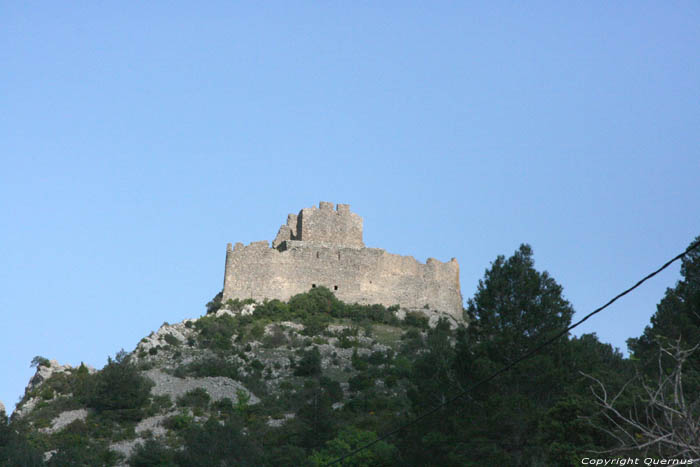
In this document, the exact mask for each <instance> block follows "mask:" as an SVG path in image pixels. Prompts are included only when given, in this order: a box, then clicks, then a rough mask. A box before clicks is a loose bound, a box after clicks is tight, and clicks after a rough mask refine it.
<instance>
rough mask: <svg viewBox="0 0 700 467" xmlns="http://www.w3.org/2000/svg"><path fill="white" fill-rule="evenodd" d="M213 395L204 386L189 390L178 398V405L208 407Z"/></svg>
mask: <svg viewBox="0 0 700 467" xmlns="http://www.w3.org/2000/svg"><path fill="white" fill-rule="evenodd" d="M210 400H211V397H210V396H209V393H207V391H206V389H204V388H195V389H192V390H191V391H187V392H186V393H185V394H183V395H182V396H180V397H178V398H177V405H178V406H180V407H196V408H201V409H206V408H207V407H208V406H209V401H210Z"/></svg>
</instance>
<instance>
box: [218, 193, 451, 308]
mask: <svg viewBox="0 0 700 467" xmlns="http://www.w3.org/2000/svg"><path fill="white" fill-rule="evenodd" d="M317 286H324V287H327V288H328V289H330V290H331V291H333V292H334V293H335V295H336V296H337V297H338V298H339V299H340V300H342V301H344V302H347V303H360V304H365V305H369V304H375V303H379V304H382V305H385V306H392V305H399V306H400V307H401V308H403V309H406V310H424V309H425V307H426V305H427V307H428V309H430V310H437V311H441V312H445V313H448V314H450V315H451V316H453V317H454V318H455V319H456V320H458V321H459V320H461V319H462V295H461V292H460V286H459V265H458V264H457V261H456V260H455V259H454V258H452V260H450V261H448V262H445V263H443V262H441V261H438V260H436V259H434V258H428V260H427V261H426V263H425V264H423V263H421V262H419V261H417V260H416V259H414V258H413V257H411V256H401V255H395V254H391V253H387V252H386V251H385V250H383V249H380V248H366V247H365V244H364V242H363V240H362V218H361V217H360V216H359V215H357V214H355V213H353V212H351V211H350V205H348V204H338V205H337V206H335V209H334V206H333V203H328V202H323V201H322V202H320V203H319V206H318V208H317V207H315V206H314V207H311V208H304V209H302V210H301V211H299V213H298V214H289V215H288V216H287V222H286V223H285V224H283V225H282V226H281V227H280V228H279V231H278V233H277V236H276V237H275V239H274V241H273V242H272V247H270V245H269V243H268V242H267V241H259V242H252V243H250V244H249V245H247V246H244V245H243V244H242V243H236V245H235V246H234V247H232V246H231V244H230V243H229V244H228V246H227V248H226V270H225V273H224V290H223V300H224V301H227V300H229V299H233V298H238V299H246V298H253V299H255V300H257V301H262V300H264V299H275V298H276V299H279V300H288V299H289V298H291V297H292V296H293V295H296V294H298V293H302V292H307V291H308V290H309V289H311V288H313V287H317Z"/></svg>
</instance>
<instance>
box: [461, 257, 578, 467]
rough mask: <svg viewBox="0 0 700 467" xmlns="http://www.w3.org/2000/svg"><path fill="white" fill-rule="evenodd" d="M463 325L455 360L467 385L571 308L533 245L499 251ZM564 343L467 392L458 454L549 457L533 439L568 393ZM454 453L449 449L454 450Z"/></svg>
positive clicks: (486, 458) (507, 461)
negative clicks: (539, 266) (538, 264)
mask: <svg viewBox="0 0 700 467" xmlns="http://www.w3.org/2000/svg"><path fill="white" fill-rule="evenodd" d="M467 313H468V316H469V319H470V323H469V327H468V328H467V331H466V332H462V333H459V334H458V337H457V345H456V352H457V354H456V357H455V366H456V367H457V368H458V369H459V371H457V372H456V374H457V375H460V379H461V381H460V382H461V384H462V386H464V387H469V386H471V385H472V384H473V383H474V382H475V381H479V380H481V379H483V378H484V377H486V376H488V375H490V374H492V373H493V372H494V371H496V370H498V369H500V368H502V367H503V366H505V365H507V364H508V363H510V362H512V361H513V360H515V359H517V358H518V357H520V356H522V355H524V354H525V353H526V352H527V351H529V350H531V349H533V348H534V347H535V346H537V345H538V344H540V343H542V342H544V341H545V340H547V339H548V338H551V337H552V336H554V335H556V334H557V333H558V332H561V331H562V330H564V329H566V327H567V326H568V325H569V323H570V321H571V316H572V315H573V308H572V307H571V305H570V304H569V302H568V301H567V300H566V299H564V298H563V296H562V287H561V286H560V285H559V284H557V282H556V281H555V280H554V279H553V278H552V277H550V276H549V274H548V273H547V272H539V271H537V270H536V269H535V267H534V260H533V259H532V249H531V248H530V246H528V245H521V246H520V248H519V249H518V250H517V251H515V253H514V254H513V255H512V256H511V257H510V258H508V259H506V258H505V257H504V256H498V257H497V258H496V260H495V261H494V262H493V263H491V268H490V269H488V270H487V271H486V273H485V274H484V278H483V280H480V281H479V285H478V287H477V292H476V294H475V295H474V297H473V298H472V299H470V300H469V302H468V307H467ZM568 344H569V342H568V339H567V338H566V337H565V338H563V339H561V340H559V341H557V342H555V343H554V344H552V345H550V346H548V347H547V348H545V349H544V350H543V351H541V352H539V353H538V354H536V355H534V356H533V357H531V358H529V359H527V360H525V361H523V362H521V363H520V364H519V365H518V366H516V367H515V368H513V369H511V370H510V371H509V372H507V373H505V374H502V375H500V376H499V377H498V378H496V379H494V380H492V381H491V382H489V383H487V384H483V385H481V386H480V387H478V388H477V389H476V390H475V391H472V392H471V393H470V394H469V396H468V397H466V398H465V402H464V404H465V409H464V410H465V411H466V412H468V415H466V416H464V420H465V421H464V422H461V423H462V428H461V433H460V435H459V437H457V439H459V440H465V441H463V447H462V449H461V450H462V453H464V454H463V456H465V457H468V458H469V459H470V460H472V461H478V462H480V463H493V464H502V465H531V464H536V463H543V462H544V463H547V462H545V460H544V459H543V458H544V457H545V453H544V452H542V450H541V449H539V448H536V447H534V446H533V443H532V440H533V439H534V438H535V437H536V436H538V430H539V427H540V423H541V420H542V419H543V417H546V416H547V413H548V410H549V409H550V408H551V407H553V406H554V405H555V404H556V403H557V401H558V400H559V399H560V398H562V397H563V396H564V395H565V387H566V386H568V385H569V383H570V375H569V372H568V371H567V370H566V364H567V363H568V362H567V357H568V352H567V348H568V347H567V346H568ZM455 455H456V453H454V452H453V453H452V456H455Z"/></svg>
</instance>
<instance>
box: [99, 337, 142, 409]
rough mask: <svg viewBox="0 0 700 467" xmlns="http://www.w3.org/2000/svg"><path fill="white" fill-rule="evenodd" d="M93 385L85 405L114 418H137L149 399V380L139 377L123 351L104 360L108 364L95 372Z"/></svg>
mask: <svg viewBox="0 0 700 467" xmlns="http://www.w3.org/2000/svg"><path fill="white" fill-rule="evenodd" d="M94 378H95V379H94V381H93V384H94V386H93V387H92V388H91V389H90V390H89V394H87V398H88V401H87V403H88V406H89V407H92V408H94V409H96V410H97V411H98V412H100V413H102V414H104V415H108V416H112V417H114V418H115V419H117V420H139V419H140V418H141V417H142V416H143V410H142V409H143V407H144V406H145V405H146V404H147V403H148V401H149V398H150V390H151V383H150V381H148V380H147V379H146V378H145V377H143V376H141V374H140V373H139V371H138V369H137V368H136V367H135V366H134V365H133V364H132V363H131V362H130V361H129V358H128V356H127V354H126V352H124V351H123V350H122V351H121V352H119V353H117V355H116V356H115V359H114V360H112V358H111V357H109V358H108V359H107V365H105V367H104V368H103V369H102V370H101V371H100V372H99V373H97V374H96V375H94Z"/></svg>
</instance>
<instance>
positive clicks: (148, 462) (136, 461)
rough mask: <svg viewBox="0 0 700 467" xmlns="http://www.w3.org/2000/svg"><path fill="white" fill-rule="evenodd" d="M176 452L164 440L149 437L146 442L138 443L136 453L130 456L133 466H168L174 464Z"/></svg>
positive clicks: (130, 463)
mask: <svg viewBox="0 0 700 467" xmlns="http://www.w3.org/2000/svg"><path fill="white" fill-rule="evenodd" d="M174 460H175V453H174V452H173V451H172V450H171V449H169V448H168V447H167V446H165V445H164V444H163V443H162V442H160V441H156V440H154V439H147V440H146V442H145V443H143V444H138V445H137V446H136V449H134V453H133V454H132V455H131V457H130V458H129V465H130V466H132V467H147V466H167V465H174Z"/></svg>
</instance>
